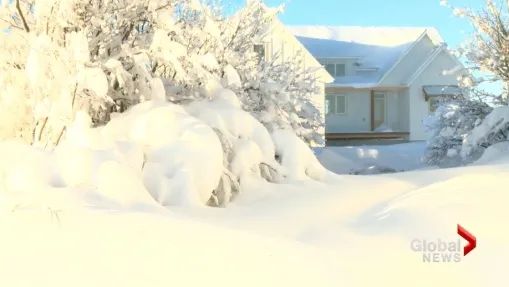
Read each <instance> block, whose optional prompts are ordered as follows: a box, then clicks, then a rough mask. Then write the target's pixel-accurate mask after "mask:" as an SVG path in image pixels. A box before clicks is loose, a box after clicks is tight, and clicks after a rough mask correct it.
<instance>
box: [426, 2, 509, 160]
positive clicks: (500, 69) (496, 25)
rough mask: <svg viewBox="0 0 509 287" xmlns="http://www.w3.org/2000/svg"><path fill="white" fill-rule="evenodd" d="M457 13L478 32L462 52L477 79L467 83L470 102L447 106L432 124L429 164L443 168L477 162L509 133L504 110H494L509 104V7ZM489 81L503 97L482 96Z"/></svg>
mask: <svg viewBox="0 0 509 287" xmlns="http://www.w3.org/2000/svg"><path fill="white" fill-rule="evenodd" d="M445 5H448V4H445ZM454 13H455V15H457V16H460V17H465V18H467V19H468V20H469V21H470V22H471V24H472V26H473V28H474V35H473V37H472V39H470V41H468V42H467V43H466V44H465V45H464V46H463V47H462V48H460V49H458V51H457V52H458V54H459V56H464V58H465V60H466V63H467V66H468V68H469V69H470V71H471V74H472V75H476V76H477V78H476V79H474V80H473V81H472V80H471V81H464V82H462V83H463V84H466V85H465V89H466V90H467V91H468V92H467V93H466V94H468V95H469V99H456V100H454V101H452V102H448V103H445V104H444V105H442V106H441V107H440V108H439V109H438V111H437V112H436V113H435V115H434V116H433V117H431V118H430V120H429V121H428V127H429V128H430V129H431V131H432V133H433V136H432V138H431V140H430V141H429V144H428V149H427V151H426V155H425V161H426V162H427V163H428V164H432V165H440V166H451V165H457V164H460V163H465V162H470V161H472V160H475V159H476V158H478V157H479V156H480V155H481V154H482V152H483V151H484V150H485V149H486V148H487V147H489V146H490V145H492V144H495V143H498V142H500V141H504V140H507V133H508V126H507V121H508V118H509V114H507V113H506V112H503V111H505V109H504V108H505V107H500V108H496V109H495V110H493V108H492V106H507V104H508V103H509V102H508V97H507V95H508V87H509V86H508V84H509V42H508V41H507V39H508V37H509V6H508V3H502V2H499V4H496V3H495V1H493V0H486V6H485V8H484V9H481V10H479V11H476V10H472V9H458V8H456V9H454ZM486 81H489V82H500V83H502V84H503V87H504V89H503V91H501V92H500V93H499V94H495V95H493V94H488V93H486V92H484V91H482V90H481V89H480V86H479V85H480V84H482V83H483V82H486ZM492 111H493V112H492ZM490 113H491V114H490Z"/></svg>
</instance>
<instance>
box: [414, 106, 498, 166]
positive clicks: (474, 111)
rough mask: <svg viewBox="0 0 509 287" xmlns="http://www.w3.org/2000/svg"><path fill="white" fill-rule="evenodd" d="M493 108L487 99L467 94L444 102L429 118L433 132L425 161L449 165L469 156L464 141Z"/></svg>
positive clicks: (429, 125) (427, 124) (426, 124)
mask: <svg viewBox="0 0 509 287" xmlns="http://www.w3.org/2000/svg"><path fill="white" fill-rule="evenodd" d="M491 110H492V108H491V107H490V106H488V105H487V104H485V103H482V102H479V101H473V100H469V99H464V98H459V99H454V100H450V101H446V102H442V104H441V105H440V106H439V107H438V109H437V111H436V112H435V113H434V114H433V115H431V116H430V117H428V118H427V119H426V121H425V126H426V128H427V129H428V130H429V131H430V132H431V133H432V136H431V138H430V139H429V140H428V143H427V147H426V151H425V154H424V162H425V163H426V164H429V165H437V166H442V167H447V166H455V165H459V164H461V163H463V161H464V160H468V159H466V158H462V157H461V154H460V153H461V150H462V145H463V141H464V139H465V137H466V136H467V135H468V134H469V133H470V132H471V131H472V130H473V129H474V128H475V127H476V126H478V125H480V124H481V122H482V120H483V119H484V118H485V117H486V115H488V114H489V112H490V111H491Z"/></svg>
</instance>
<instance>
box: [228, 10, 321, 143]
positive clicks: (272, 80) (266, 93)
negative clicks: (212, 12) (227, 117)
mask: <svg viewBox="0 0 509 287" xmlns="http://www.w3.org/2000/svg"><path fill="white" fill-rule="evenodd" d="M280 11H281V7H279V8H275V9H271V8H268V7H267V6H265V5H264V4H263V3H262V2H261V1H257V0H255V1H248V4H247V6H246V7H245V8H244V9H242V10H241V11H239V12H238V13H237V14H236V15H234V16H233V17H232V18H231V19H229V24H228V25H227V27H229V29H227V30H226V31H227V32H226V34H227V35H231V36H229V37H230V38H231V39H230V40H229V41H228V44H227V45H226V48H227V51H226V53H225V54H226V55H228V56H229V57H228V59H230V63H231V65H232V66H233V67H234V68H235V69H236V70H237V71H238V73H239V75H240V78H241V79H242V81H243V82H244V84H243V86H241V88H233V90H235V91H236V92H237V93H238V94H239V97H240V100H241V102H242V104H243V107H244V108H245V109H246V110H247V111H249V112H251V113H252V114H253V115H254V116H255V117H256V118H257V119H258V120H259V121H260V122H262V123H263V124H264V125H265V126H266V127H267V128H268V129H269V130H270V131H275V130H278V129H291V130H293V131H294V132H295V133H296V134H297V135H298V136H299V137H300V138H302V139H304V140H305V141H306V142H307V143H308V144H311V145H315V144H316V145H320V144H322V143H323V132H324V131H323V126H324V123H323V117H322V116H321V114H320V113H321V112H320V110H319V109H318V108H317V106H316V105H315V103H314V102H313V98H314V97H315V95H317V94H319V93H320V83H319V81H318V80H317V79H316V78H315V76H314V73H313V72H314V71H313V70H311V69H306V68H304V66H305V65H303V64H302V62H303V61H304V57H303V55H296V57H294V58H293V59H291V60H282V59H281V55H277V54H276V55H271V57H269V58H265V57H261V58H260V56H259V55H258V54H257V53H255V52H254V51H253V47H254V45H255V44H259V43H260V42H261V41H262V38H263V36H264V35H265V34H266V33H268V31H269V30H270V29H273V28H274V25H275V22H274V21H275V17H276V15H277V14H278V13H279V12H280ZM239 51H241V52H242V53H239Z"/></svg>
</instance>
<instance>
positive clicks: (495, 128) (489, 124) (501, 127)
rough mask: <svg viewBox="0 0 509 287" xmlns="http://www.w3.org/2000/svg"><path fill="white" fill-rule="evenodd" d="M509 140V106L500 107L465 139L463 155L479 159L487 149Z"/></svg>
mask: <svg viewBox="0 0 509 287" xmlns="http://www.w3.org/2000/svg"><path fill="white" fill-rule="evenodd" d="M507 140H509V106H503V107H498V108H495V109H494V110H493V112H491V113H490V114H489V115H488V116H487V117H486V119H484V121H483V122H482V123H481V124H480V125H478V126H477V127H476V128H474V129H473V130H472V131H471V132H470V134H469V135H468V136H467V137H466V138H465V140H464V143H463V146H462V149H461V155H462V156H463V157H464V158H469V157H479V156H480V155H481V154H482V153H483V152H484V150H485V149H486V148H488V147H490V146H492V145H494V144H497V143H499V142H503V141H507Z"/></svg>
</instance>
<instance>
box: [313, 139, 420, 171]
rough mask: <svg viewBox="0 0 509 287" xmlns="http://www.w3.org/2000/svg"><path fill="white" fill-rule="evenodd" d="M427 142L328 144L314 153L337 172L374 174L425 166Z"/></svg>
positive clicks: (328, 167) (325, 165) (325, 164)
mask: <svg viewBox="0 0 509 287" xmlns="http://www.w3.org/2000/svg"><path fill="white" fill-rule="evenodd" d="M425 149H426V142H424V141H419V142H410V143H401V144H392V145H362V146H327V147H324V148H316V149H315V154H316V156H317V158H318V160H320V162H321V163H322V165H323V166H324V167H326V168H327V169H329V170H331V171H333V172H335V173H338V174H377V173H391V172H401V171H409V170H416V169H422V168H425V165H424V163H423V161H422V156H423V154H424V150H425Z"/></svg>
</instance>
